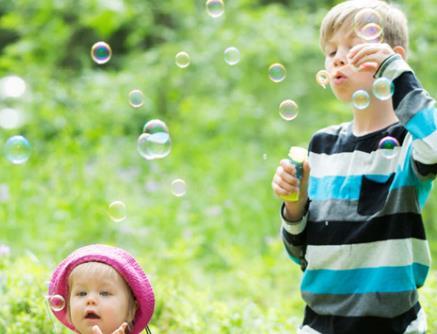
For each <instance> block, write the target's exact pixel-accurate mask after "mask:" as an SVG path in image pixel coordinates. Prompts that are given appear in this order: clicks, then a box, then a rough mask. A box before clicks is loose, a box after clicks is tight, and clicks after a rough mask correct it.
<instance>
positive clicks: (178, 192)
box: [171, 179, 187, 197]
mask: <svg viewBox="0 0 437 334" xmlns="http://www.w3.org/2000/svg"><path fill="white" fill-rule="evenodd" d="M171 192H172V194H173V195H175V196H176V197H182V196H184V195H185V193H186V192H187V185H186V184H185V181H184V180H182V179H176V180H173V182H172V183H171Z"/></svg>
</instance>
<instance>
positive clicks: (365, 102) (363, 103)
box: [352, 89, 370, 110]
mask: <svg viewBox="0 0 437 334" xmlns="http://www.w3.org/2000/svg"><path fill="white" fill-rule="evenodd" d="M369 104H370V96H369V93H367V92H366V91H365V90H362V89H360V90H357V91H356V92H355V93H353V94H352V105H353V106H354V107H355V108H356V109H358V110H363V109H366V108H367V107H368V106H369Z"/></svg>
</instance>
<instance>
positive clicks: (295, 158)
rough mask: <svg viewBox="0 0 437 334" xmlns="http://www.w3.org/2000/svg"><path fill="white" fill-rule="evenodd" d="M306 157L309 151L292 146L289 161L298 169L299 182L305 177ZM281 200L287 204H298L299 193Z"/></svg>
mask: <svg viewBox="0 0 437 334" xmlns="http://www.w3.org/2000/svg"><path fill="white" fill-rule="evenodd" d="M306 156H307V150H306V149H304V148H302V147H298V146H292V147H291V148H290V151H289V153H288V159H289V161H290V163H291V164H292V165H293V166H294V168H295V169H296V178H297V179H298V180H299V182H300V181H301V180H302V177H303V163H304V161H305V159H306ZM281 198H282V199H283V200H284V201H287V202H297V201H298V200H299V192H294V193H291V194H289V195H285V196H281Z"/></svg>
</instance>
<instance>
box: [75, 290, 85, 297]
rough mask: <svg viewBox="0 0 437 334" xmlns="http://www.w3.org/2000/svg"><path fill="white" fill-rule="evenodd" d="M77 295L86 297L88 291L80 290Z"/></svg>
mask: <svg viewBox="0 0 437 334" xmlns="http://www.w3.org/2000/svg"><path fill="white" fill-rule="evenodd" d="M76 296H79V297H85V296H86V292H85V291H79V292H77V293H76Z"/></svg>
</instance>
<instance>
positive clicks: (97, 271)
mask: <svg viewBox="0 0 437 334" xmlns="http://www.w3.org/2000/svg"><path fill="white" fill-rule="evenodd" d="M78 274H82V275H83V274H85V275H87V276H90V277H91V276H105V277H109V278H110V279H114V280H117V279H121V281H122V282H123V284H124V286H125V287H126V290H127V291H128V298H129V304H128V318H129V323H128V330H129V331H130V330H131V328H132V326H133V319H134V317H135V312H136V310H137V307H136V300H135V297H134V294H133V293H132V290H131V288H130V287H129V285H128V284H127V283H126V281H125V280H124V279H123V277H122V276H121V275H120V274H119V273H118V272H117V270H115V269H114V268H112V267H111V266H110V265H107V264H105V263H102V262H85V263H82V264H79V265H78V266H77V267H75V268H74V269H73V270H72V271H71V273H70V276H69V277H68V290H69V296H68V300H70V296H71V287H72V285H73V281H74V276H76V275H78ZM68 304H69V303H67V305H68ZM68 313H70V311H69V310H68Z"/></svg>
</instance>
